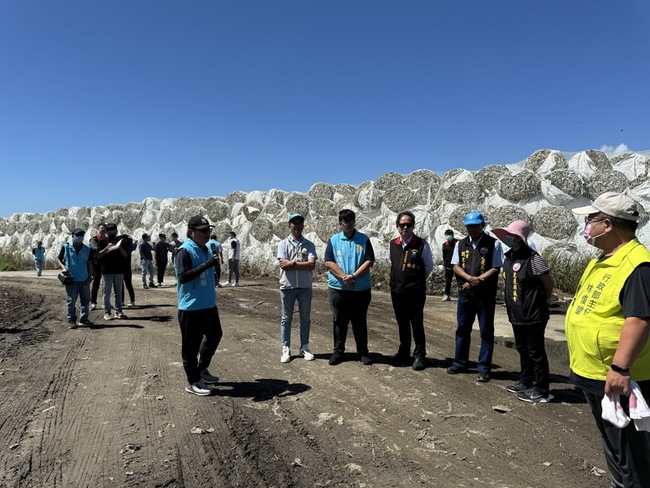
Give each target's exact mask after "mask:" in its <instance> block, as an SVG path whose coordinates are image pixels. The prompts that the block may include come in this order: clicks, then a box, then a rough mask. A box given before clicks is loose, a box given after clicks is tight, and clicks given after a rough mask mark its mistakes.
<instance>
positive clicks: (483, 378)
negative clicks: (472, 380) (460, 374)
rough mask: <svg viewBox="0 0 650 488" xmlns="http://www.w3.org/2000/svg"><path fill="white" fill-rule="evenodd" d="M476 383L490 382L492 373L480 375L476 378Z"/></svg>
mask: <svg viewBox="0 0 650 488" xmlns="http://www.w3.org/2000/svg"><path fill="white" fill-rule="evenodd" d="M476 381H480V382H481V383H487V382H488V381H490V373H479V374H478V376H477V377H476Z"/></svg>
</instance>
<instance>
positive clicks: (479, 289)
mask: <svg viewBox="0 0 650 488" xmlns="http://www.w3.org/2000/svg"><path fill="white" fill-rule="evenodd" d="M495 242H496V239H495V238H494V237H492V236H489V235H487V234H485V233H483V235H482V236H481V238H480V239H479V242H478V245H477V246H476V249H474V246H472V243H471V242H470V238H469V236H467V237H465V238H464V239H461V240H460V241H458V244H456V245H457V246H458V258H459V265H460V267H461V268H463V269H464V270H465V272H466V273H467V274H469V275H470V276H479V275H482V274H483V273H485V272H486V271H488V270H489V269H492V257H493V256H494V243H495ZM456 280H457V282H458V289H459V290H460V289H461V288H462V286H463V285H464V284H465V283H466V282H467V281H466V280H464V279H463V278H461V277H460V276H458V275H456ZM498 281H499V274H498V273H494V274H493V275H492V276H490V277H489V278H488V279H487V280H485V281H482V282H481V283H479V284H478V285H476V286H473V287H472V288H470V291H469V292H468V293H470V294H473V295H478V296H482V297H496V294H497V283H498ZM463 293H465V292H463Z"/></svg>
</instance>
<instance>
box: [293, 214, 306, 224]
mask: <svg viewBox="0 0 650 488" xmlns="http://www.w3.org/2000/svg"><path fill="white" fill-rule="evenodd" d="M293 219H300V220H305V217H303V216H302V214H299V213H292V214H291V215H289V222H291V221H292V220H293Z"/></svg>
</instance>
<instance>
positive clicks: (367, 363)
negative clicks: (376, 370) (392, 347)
mask: <svg viewBox="0 0 650 488" xmlns="http://www.w3.org/2000/svg"><path fill="white" fill-rule="evenodd" d="M361 364H363V365H364V366H370V365H371V364H372V359H370V358H369V357H368V356H361Z"/></svg>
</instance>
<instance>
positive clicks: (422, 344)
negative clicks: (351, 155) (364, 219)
mask: <svg viewBox="0 0 650 488" xmlns="http://www.w3.org/2000/svg"><path fill="white" fill-rule="evenodd" d="M395 223H396V224H397V232H398V233H399V236H398V237H397V238H396V239H393V240H392V241H390V245H389V257H390V264H391V268H390V297H391V300H392V302H393V310H394V311H395V319H396V320H397V326H398V328H399V349H398V350H397V354H395V355H394V356H393V357H392V358H391V362H392V363H393V364H400V363H404V362H406V361H409V360H410V357H411V328H413V342H414V343H415V349H414V351H413V369H414V370H415V371H420V370H423V369H424V366H425V362H424V360H425V358H426V355H427V344H426V337H425V334H424V303H425V302H426V299H427V277H428V276H429V275H430V274H431V271H433V256H432V255H431V248H430V247H429V243H428V242H427V241H425V240H424V239H422V238H421V237H418V236H416V235H415V234H414V233H413V228H414V227H415V215H413V214H412V213H411V212H400V213H399V214H398V215H397V220H396V222H395Z"/></svg>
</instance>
